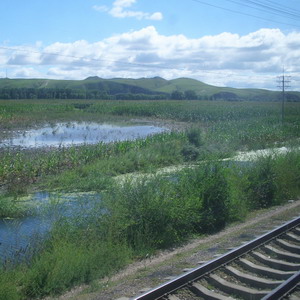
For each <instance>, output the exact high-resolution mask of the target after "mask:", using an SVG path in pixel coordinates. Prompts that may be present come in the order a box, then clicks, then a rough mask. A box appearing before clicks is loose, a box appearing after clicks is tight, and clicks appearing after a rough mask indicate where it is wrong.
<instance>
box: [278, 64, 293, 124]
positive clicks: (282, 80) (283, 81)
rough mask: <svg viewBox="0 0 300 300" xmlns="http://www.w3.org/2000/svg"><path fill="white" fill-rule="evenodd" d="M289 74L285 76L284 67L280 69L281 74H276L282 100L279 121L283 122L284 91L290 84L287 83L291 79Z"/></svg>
mask: <svg viewBox="0 0 300 300" xmlns="http://www.w3.org/2000/svg"><path fill="white" fill-rule="evenodd" d="M290 78H291V76H286V75H285V74H284V68H283V71H282V76H278V87H279V88H280V89H281V90H282V100H281V123H282V124H283V123H284V102H285V91H286V89H287V88H289V87H290V86H289V85H288V84H289V83H290V82H291V80H290Z"/></svg>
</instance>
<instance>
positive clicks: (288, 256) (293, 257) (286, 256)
mask: <svg viewBox="0 0 300 300" xmlns="http://www.w3.org/2000/svg"><path fill="white" fill-rule="evenodd" d="M264 250H265V251H266V252H267V253H269V254H270V255H274V254H275V255H276V256H277V257H278V258H279V259H283V260H286V261H288V262H291V263H300V255H298V254H294V253H291V252H288V251H281V250H279V249H277V248H275V247H273V246H270V245H264ZM299 253H300V252H299Z"/></svg>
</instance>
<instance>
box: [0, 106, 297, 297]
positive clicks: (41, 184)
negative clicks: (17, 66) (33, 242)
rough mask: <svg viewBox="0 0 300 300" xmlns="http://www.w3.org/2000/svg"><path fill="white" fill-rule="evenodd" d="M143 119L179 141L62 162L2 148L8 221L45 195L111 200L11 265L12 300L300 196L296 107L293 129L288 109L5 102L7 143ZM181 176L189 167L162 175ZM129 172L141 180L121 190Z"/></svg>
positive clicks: (100, 151)
mask: <svg viewBox="0 0 300 300" xmlns="http://www.w3.org/2000/svg"><path fill="white" fill-rule="evenodd" d="M137 120H139V122H146V123H147V124H149V123H151V124H152V123H153V124H156V125H157V124H159V125H161V126H167V127H168V128H170V129H171V131H170V132H166V133H162V134H158V135H155V136H152V137H148V138H146V139H143V140H142V139H139V140H136V141H125V142H116V143H110V144H104V143H99V144H96V145H83V146H77V147H70V148H63V147H60V148H57V149H52V150H51V151H50V150H48V151H45V150H43V149H35V150H20V149H9V148H0V184H1V186H0V189H1V190H0V216H1V217H2V218H4V217H10V218H18V217H20V216H23V215H28V214H30V213H31V210H30V207H28V206H26V203H22V202H20V201H19V200H20V199H21V198H22V197H23V196H26V195H28V194H30V193H32V192H34V191H41V190H47V191H60V192H89V191H95V192H99V193H101V195H102V196H101V197H102V201H101V203H99V204H98V206H97V207H95V208H94V209H93V211H92V212H89V214H84V212H83V213H82V214H81V215H80V214H79V215H76V216H72V217H68V218H64V217H62V218H61V219H60V220H59V221H58V222H57V224H55V226H54V228H53V230H52V231H51V234H50V235H49V237H48V239H46V240H43V241H41V242H40V249H39V251H35V252H34V253H32V252H30V253H28V255H27V256H26V259H24V261H22V262H21V263H18V264H15V263H13V262H10V261H6V262H3V263H2V269H1V274H0V286H1V289H0V299H1V300H2V299H31V298H43V297H45V296H46V295H55V294H60V293H62V292H64V291H66V290H67V289H69V288H71V287H73V286H74V285H76V284H81V283H91V282H92V281H93V280H96V279H99V278H102V277H105V276H110V275H111V274H114V273H115V272H116V271H118V270H119V269H120V268H122V267H124V266H126V265H127V264H128V263H130V262H132V261H134V260H136V259H140V258H143V257H145V256H146V255H149V254H152V253H155V252H156V251H157V250H159V249H165V248H169V247H172V246H174V245H178V244H180V243H182V242H185V241H187V240H188V239H189V238H191V237H194V236H195V235H196V236H201V235H203V234H209V233H211V232H216V231H218V230H221V229H222V228H224V226H226V225H227V224H229V223H231V222H236V221H242V220H243V219H244V218H245V216H246V215H247V214H248V213H249V212H250V211H253V210H257V209H261V208H266V207H270V206H273V205H280V204H283V203H285V201H287V200H288V199H295V198H297V197H299V195H300V152H299V146H300V139H299V138H300V103H297V102H288V103H286V105H285V117H284V120H283V122H282V119H281V104H280V103H279V102H226V101H145V100H143V101H95V100H26V101H25V100H0V129H1V130H0V132H1V136H0V138H5V137H7V136H8V135H9V132H10V131H11V130H21V129H25V128H26V129H29V128H37V127H40V126H42V125H44V124H51V123H52V124H54V123H56V122H62V121H63V122H70V121H96V122H99V123H103V122H106V123H109V122H111V123H118V122H121V121H122V122H126V123H128V124H130V123H135V122H137ZM283 146H285V147H287V148H288V149H290V150H289V151H288V152H287V153H286V154H278V153H277V154H273V155H272V153H270V154H268V155H265V156H264V157H261V158H260V159H258V160H253V161H251V162H246V163H236V162H234V161H232V160H230V159H228V158H230V157H233V156H234V155H235V154H236V153H237V151H249V150H257V149H265V148H280V147H283ZM224 159H226V160H224ZM179 165H180V166H181V167H182V166H186V168H180V170H179V169H178V171H176V169H175V171H173V172H172V173H168V174H159V173H157V171H158V170H160V169H161V168H163V167H168V166H179ZM189 166H193V168H189ZM128 173H134V174H135V175H136V176H135V177H134V178H135V179H134V180H133V179H132V177H128V178H127V180H126V178H125V180H124V181H122V184H120V183H119V182H118V180H116V178H118V176H119V175H125V174H128ZM139 174H152V176H150V177H149V176H139ZM103 212H105V213H103Z"/></svg>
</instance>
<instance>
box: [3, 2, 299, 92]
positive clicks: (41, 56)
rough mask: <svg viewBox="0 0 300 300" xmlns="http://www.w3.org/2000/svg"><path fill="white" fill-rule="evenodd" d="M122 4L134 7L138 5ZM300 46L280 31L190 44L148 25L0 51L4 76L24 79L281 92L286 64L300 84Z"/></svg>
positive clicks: (210, 38) (222, 36) (292, 35)
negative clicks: (178, 81)
mask: <svg viewBox="0 0 300 300" xmlns="http://www.w3.org/2000/svg"><path fill="white" fill-rule="evenodd" d="M120 3H123V5H130V3H133V0H131V1H129V0H127V1H126V0H123V1H121V0H120ZM299 45H300V33H299V32H291V33H287V34H285V33H283V32H281V31H280V30H278V29H261V30H258V31H256V32H253V33H249V34H247V35H244V36H240V35H237V34H233V33H229V32H226V33H221V34H219V35H215V36H203V37H199V38H197V39H190V38H188V37H186V36H184V35H168V36H167V35H162V34H159V32H158V31H157V30H156V28H155V27H153V26H149V27H145V28H143V29H141V30H137V31H131V32H126V33H122V34H118V35H114V36H112V37H109V38H107V39H103V40H101V41H99V42H96V43H89V42H87V41H85V40H80V41H76V42H74V43H61V42H57V43H53V44H51V45H48V46H43V44H41V43H37V44H35V45H33V46H31V47H29V46H26V47H25V46H24V47H18V48H15V49H16V50H7V49H5V47H7V46H5V47H4V46H3V48H1V46H0V70H1V71H2V73H3V70H5V69H6V68H9V69H10V68H13V69H14V70H15V74H19V75H20V76H21V75H22V76H23V77H26V76H27V77H29V76H31V75H30V74H33V71H34V70H36V72H37V73H36V75H38V74H40V77H48V78H61V79H62V78H69V79H82V78H85V77H88V76H92V75H98V76H99V77H103V78H112V77H132V78H139V77H153V76H161V77H164V78H167V79H171V78H178V77H191V78H195V79H198V80H201V81H204V82H206V83H210V84H215V85H224V86H238V87H259V88H271V89H276V85H277V84H276V76H277V75H280V73H281V71H282V66H283V64H284V65H285V68H286V70H287V72H291V73H292V75H293V78H298V79H299V77H300V47H298V46H299ZM23 50H24V51H23ZM26 68H28V70H29V71H28V73H26V72H25V69H26ZM18 69H19V70H20V72H19V73H17V70H18ZM10 74H14V73H12V72H10ZM41 74H43V75H41ZM294 88H298V87H297V86H294Z"/></svg>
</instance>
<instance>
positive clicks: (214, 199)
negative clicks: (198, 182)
mask: <svg viewBox="0 0 300 300" xmlns="http://www.w3.org/2000/svg"><path fill="white" fill-rule="evenodd" d="M202 184H203V188H202V193H201V198H202V210H201V222H200V228H201V229H202V231H203V232H209V233H211V232H216V231H218V230H220V229H222V228H223V227H224V226H225V224H226V222H227V220H228V219H229V210H228V202H229V189H228V184H227V178H226V174H225V169H224V168H223V167H222V166H220V165H218V164H214V165H208V166H206V167H205V170H204V178H203V183H202Z"/></svg>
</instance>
